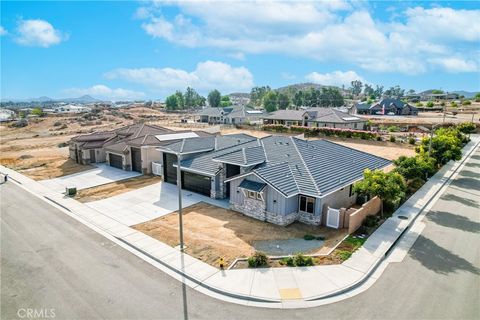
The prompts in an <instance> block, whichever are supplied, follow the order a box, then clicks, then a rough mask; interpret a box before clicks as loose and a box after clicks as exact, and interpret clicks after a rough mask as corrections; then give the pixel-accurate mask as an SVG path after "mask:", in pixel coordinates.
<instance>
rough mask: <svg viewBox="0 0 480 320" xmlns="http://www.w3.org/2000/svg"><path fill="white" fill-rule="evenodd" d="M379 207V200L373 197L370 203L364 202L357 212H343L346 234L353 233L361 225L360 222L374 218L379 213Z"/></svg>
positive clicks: (380, 203)
mask: <svg viewBox="0 0 480 320" xmlns="http://www.w3.org/2000/svg"><path fill="white" fill-rule="evenodd" d="M381 205H382V200H380V198H378V197H375V198H372V199H371V200H370V201H368V202H365V203H364V204H363V205H362V207H361V208H360V209H358V210H355V211H353V210H351V209H349V210H347V211H346V212H345V223H344V227H345V228H348V233H349V234H351V233H354V232H355V231H356V230H357V229H358V228H359V227H360V226H361V225H362V222H363V221H364V220H365V218H366V217H367V216H374V215H376V214H377V213H379V212H380V207H381Z"/></svg>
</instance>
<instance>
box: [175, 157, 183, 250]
mask: <svg viewBox="0 0 480 320" xmlns="http://www.w3.org/2000/svg"><path fill="white" fill-rule="evenodd" d="M181 160H182V154H181V153H180V152H178V153H177V189H178V224H179V230H180V251H181V252H183V250H184V245H183V215H182V171H181V170H180V161H181Z"/></svg>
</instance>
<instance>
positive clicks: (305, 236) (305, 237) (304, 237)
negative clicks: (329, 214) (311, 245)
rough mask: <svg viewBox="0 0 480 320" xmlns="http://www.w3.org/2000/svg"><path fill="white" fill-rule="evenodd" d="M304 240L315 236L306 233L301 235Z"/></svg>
mask: <svg viewBox="0 0 480 320" xmlns="http://www.w3.org/2000/svg"><path fill="white" fill-rule="evenodd" d="M303 239H304V240H315V236H314V235H311V234H306V235H304V236H303Z"/></svg>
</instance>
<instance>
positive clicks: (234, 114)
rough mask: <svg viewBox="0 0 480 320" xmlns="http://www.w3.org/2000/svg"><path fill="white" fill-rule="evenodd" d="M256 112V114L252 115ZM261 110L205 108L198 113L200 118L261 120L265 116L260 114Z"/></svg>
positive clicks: (244, 107)
mask: <svg viewBox="0 0 480 320" xmlns="http://www.w3.org/2000/svg"><path fill="white" fill-rule="evenodd" d="M252 111H254V113H252ZM258 111H260V110H255V109H253V108H250V107H246V106H230V107H225V108H205V109H203V110H201V111H199V112H198V113H197V115H199V116H209V117H220V116H224V117H229V118H246V119H254V118H260V117H262V116H263V115H264V112H263V111H262V112H258Z"/></svg>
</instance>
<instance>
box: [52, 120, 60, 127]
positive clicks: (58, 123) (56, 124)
mask: <svg viewBox="0 0 480 320" xmlns="http://www.w3.org/2000/svg"><path fill="white" fill-rule="evenodd" d="M61 125H62V123H61V122H60V121H56V122H55V123H54V124H53V126H54V127H59V126H61Z"/></svg>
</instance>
